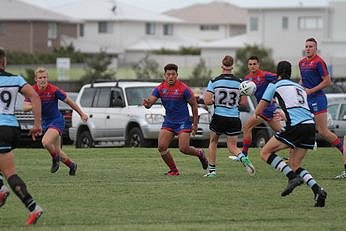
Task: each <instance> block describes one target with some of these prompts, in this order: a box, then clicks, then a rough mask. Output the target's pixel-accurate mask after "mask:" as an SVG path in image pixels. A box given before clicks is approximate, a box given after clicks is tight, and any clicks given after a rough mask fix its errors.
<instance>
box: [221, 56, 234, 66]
mask: <svg viewBox="0 0 346 231" xmlns="http://www.w3.org/2000/svg"><path fill="white" fill-rule="evenodd" d="M222 65H223V66H224V67H226V69H230V68H231V67H232V66H233V58H232V56H229V55H226V56H225V57H224V58H223V59H222Z"/></svg>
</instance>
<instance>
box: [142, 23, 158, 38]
mask: <svg viewBox="0 0 346 231" xmlns="http://www.w3.org/2000/svg"><path fill="white" fill-rule="evenodd" d="M155 29H156V26H155V23H152V22H147V23H146V24H145V34H148V35H154V34H155Z"/></svg>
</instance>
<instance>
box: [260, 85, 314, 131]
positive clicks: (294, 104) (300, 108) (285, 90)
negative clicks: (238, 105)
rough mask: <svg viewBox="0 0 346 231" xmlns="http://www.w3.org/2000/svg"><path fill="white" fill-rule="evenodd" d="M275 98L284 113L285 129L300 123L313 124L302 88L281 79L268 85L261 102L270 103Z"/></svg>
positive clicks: (312, 117)
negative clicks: (285, 119)
mask: <svg viewBox="0 0 346 231" xmlns="http://www.w3.org/2000/svg"><path fill="white" fill-rule="evenodd" d="M273 98H275V99H276V101H277V102H278V104H279V105H280V107H281V109H282V110H283V111H284V112H285V115H286V118H287V121H286V127H289V126H295V125H297V124H300V123H304V124H308V123H314V116H313V114H312V113H311V112H310V109H309V106H308V102H307V95H306V92H305V90H304V88H303V87H302V86H301V85H299V84H298V83H295V82H293V81H291V80H289V79H281V80H279V81H277V82H276V83H275V84H274V83H270V84H269V85H268V87H267V89H266V91H265V92H264V94H263V97H262V100H265V101H267V102H271V101H272V99H273Z"/></svg>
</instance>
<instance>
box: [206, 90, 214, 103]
mask: <svg viewBox="0 0 346 231" xmlns="http://www.w3.org/2000/svg"><path fill="white" fill-rule="evenodd" d="M204 104H205V105H207V106H209V105H213V104H214V94H213V93H211V92H209V91H207V92H206V93H205V95H204Z"/></svg>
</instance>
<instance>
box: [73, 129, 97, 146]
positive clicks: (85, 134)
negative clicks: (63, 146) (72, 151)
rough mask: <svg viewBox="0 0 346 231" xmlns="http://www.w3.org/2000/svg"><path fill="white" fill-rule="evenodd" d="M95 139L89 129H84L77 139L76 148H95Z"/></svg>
mask: <svg viewBox="0 0 346 231" xmlns="http://www.w3.org/2000/svg"><path fill="white" fill-rule="evenodd" d="M93 147H94V141H93V138H92V137H91V135H90V132H89V131H82V132H81V133H80V134H79V135H78V136H77V140H76V148H93Z"/></svg>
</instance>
